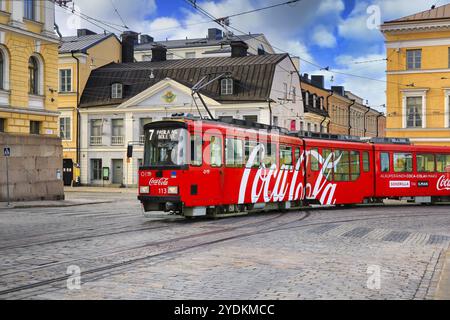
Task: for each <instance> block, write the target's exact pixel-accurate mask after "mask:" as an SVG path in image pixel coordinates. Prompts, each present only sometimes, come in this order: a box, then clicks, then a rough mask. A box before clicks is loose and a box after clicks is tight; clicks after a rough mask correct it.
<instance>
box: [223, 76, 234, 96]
mask: <svg viewBox="0 0 450 320" xmlns="http://www.w3.org/2000/svg"><path fill="white" fill-rule="evenodd" d="M220 93H221V95H223V96H224V95H231V94H233V79H231V78H225V79H222V80H220Z"/></svg>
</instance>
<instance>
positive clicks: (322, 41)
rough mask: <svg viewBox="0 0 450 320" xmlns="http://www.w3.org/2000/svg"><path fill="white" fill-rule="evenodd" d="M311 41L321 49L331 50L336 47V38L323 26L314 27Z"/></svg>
mask: <svg viewBox="0 0 450 320" xmlns="http://www.w3.org/2000/svg"><path fill="white" fill-rule="evenodd" d="M312 39H313V41H314V43H315V44H316V45H318V46H319V47H321V48H333V47H335V46H336V38H335V37H334V35H333V33H332V32H331V31H329V30H327V29H326V28H325V26H318V27H316V28H315V29H314V31H313V35H312Z"/></svg>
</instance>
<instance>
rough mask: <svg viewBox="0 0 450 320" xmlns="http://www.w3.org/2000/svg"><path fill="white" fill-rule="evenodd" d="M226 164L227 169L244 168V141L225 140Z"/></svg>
mask: <svg viewBox="0 0 450 320" xmlns="http://www.w3.org/2000/svg"><path fill="white" fill-rule="evenodd" d="M225 155H226V158H225V164H226V166H227V167H240V166H242V161H243V154H242V141H241V140H238V139H226V140H225Z"/></svg>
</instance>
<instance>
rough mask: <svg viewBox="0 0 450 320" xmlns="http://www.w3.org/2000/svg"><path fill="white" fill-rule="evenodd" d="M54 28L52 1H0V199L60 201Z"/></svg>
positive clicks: (60, 174) (61, 189)
mask: <svg viewBox="0 0 450 320" xmlns="http://www.w3.org/2000/svg"><path fill="white" fill-rule="evenodd" d="M54 26H55V4H54V2H53V1H50V0H42V1H38V0H14V1H12V0H8V1H7V0H3V1H0V145H2V147H3V146H8V147H9V148H10V156H9V157H8V160H7V159H6V158H5V157H4V156H3V154H2V155H1V157H0V201H6V200H7V196H8V194H9V196H10V198H9V200H11V201H23V200H44V199H52V200H55V199H62V198H64V190H63V184H62V147H61V140H60V139H59V138H58V116H59V113H58V77H57V70H58V46H59V38H58V37H57V35H56V34H55V32H54ZM2 150H3V148H2ZM6 161H8V163H9V166H8V175H9V184H7V181H6V174H7V172H6V165H5V162H6ZM8 191H9V192H8Z"/></svg>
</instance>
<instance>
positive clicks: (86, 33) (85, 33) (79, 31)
mask: <svg viewBox="0 0 450 320" xmlns="http://www.w3.org/2000/svg"><path fill="white" fill-rule="evenodd" d="M94 34H97V33H95V32H94V31H91V30H89V29H77V36H78V37H82V36H90V35H94Z"/></svg>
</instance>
